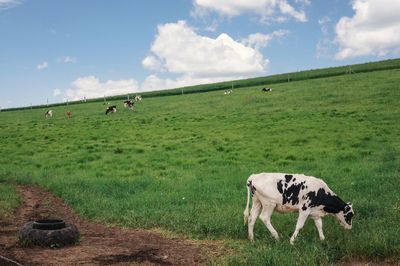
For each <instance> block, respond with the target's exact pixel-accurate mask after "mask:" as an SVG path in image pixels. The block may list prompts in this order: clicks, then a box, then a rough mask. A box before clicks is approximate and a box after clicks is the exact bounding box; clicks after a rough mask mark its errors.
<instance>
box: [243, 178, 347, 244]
mask: <svg viewBox="0 0 400 266" xmlns="http://www.w3.org/2000/svg"><path fill="white" fill-rule="evenodd" d="M250 193H251V194H252V195H253V206H252V208H251V211H250V212H249V201H250ZM274 210H276V211H278V212H282V213H284V212H294V211H295V212H299V217H298V219H297V224H296V229H295V231H294V233H293V235H292V237H291V238H290V243H291V244H293V243H294V240H295V238H296V236H297V234H298V233H299V231H300V229H301V228H302V227H303V225H304V223H305V221H306V219H307V217H308V216H310V217H311V218H312V219H313V220H314V223H315V226H316V227H317V230H318V234H319V238H320V240H321V241H322V240H324V239H325V236H324V233H323V231H322V219H321V218H322V217H323V216H325V215H327V214H330V215H334V216H335V217H336V218H337V220H339V223H340V224H341V225H342V226H343V227H344V228H345V229H351V227H352V223H351V222H352V218H353V215H354V212H353V206H352V204H351V203H350V202H348V203H345V202H344V201H343V200H341V199H340V198H339V197H338V196H337V195H336V194H335V193H333V192H332V190H330V189H329V187H328V186H327V185H326V184H325V182H324V181H322V180H321V179H318V178H316V177H312V176H305V175H303V174H281V173H261V174H254V175H251V176H250V177H249V178H248V179H247V205H246V209H245V210H244V213H243V214H244V222H245V223H247V222H248V237H249V239H250V240H252V241H253V240H254V235H253V229H254V223H255V221H256V219H257V217H258V216H259V214H260V212H261V215H260V219H261V220H262V221H263V222H264V224H265V225H266V226H267V228H268V230H269V231H270V232H271V234H272V236H273V237H274V238H275V239H278V238H279V237H278V233H277V232H276V230H275V229H274V228H273V227H272V224H271V221H270V218H271V215H272V212H273V211H274Z"/></svg>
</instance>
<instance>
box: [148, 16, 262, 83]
mask: <svg viewBox="0 0 400 266" xmlns="http://www.w3.org/2000/svg"><path fill="white" fill-rule="evenodd" d="M267 63H268V60H265V59H264V58H263V55H262V54H261V53H260V52H259V51H258V50H256V49H254V48H252V47H249V46H245V45H244V44H242V43H240V42H236V41H234V40H233V39H232V38H231V37H230V36H229V35H227V34H225V33H222V34H221V35H219V36H218V37H217V38H216V39H213V38H209V37H206V36H201V35H198V34H197V33H196V32H195V31H194V30H193V29H192V28H190V27H189V26H188V25H187V24H186V22H184V21H178V22H177V23H168V24H164V25H159V26H158V32H157V35H156V38H155V41H154V43H153V44H152V46H151V54H150V55H149V56H147V57H146V58H145V59H144V60H143V66H145V67H147V68H150V69H153V70H154V69H157V70H158V71H162V70H165V71H167V72H171V73H175V74H182V75H187V76H191V77H194V78H201V77H210V76H214V77H217V76H224V77H226V76H232V77H234V76H237V75H244V76H247V75H255V74H261V73H264V72H265V69H266V65H267Z"/></svg>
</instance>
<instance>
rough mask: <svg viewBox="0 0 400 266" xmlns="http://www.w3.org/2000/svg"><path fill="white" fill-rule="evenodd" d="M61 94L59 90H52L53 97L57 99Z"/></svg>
mask: <svg viewBox="0 0 400 266" xmlns="http://www.w3.org/2000/svg"><path fill="white" fill-rule="evenodd" d="M60 94H61V90H60V89H54V90H53V96H54V97H57V96H58V95H60Z"/></svg>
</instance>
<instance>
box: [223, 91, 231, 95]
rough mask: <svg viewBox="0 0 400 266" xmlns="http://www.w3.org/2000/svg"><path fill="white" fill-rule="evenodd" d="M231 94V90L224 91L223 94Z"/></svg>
mask: <svg viewBox="0 0 400 266" xmlns="http://www.w3.org/2000/svg"><path fill="white" fill-rule="evenodd" d="M232 92H233V91H232V90H226V91H224V94H225V95H227V94H231V93H232Z"/></svg>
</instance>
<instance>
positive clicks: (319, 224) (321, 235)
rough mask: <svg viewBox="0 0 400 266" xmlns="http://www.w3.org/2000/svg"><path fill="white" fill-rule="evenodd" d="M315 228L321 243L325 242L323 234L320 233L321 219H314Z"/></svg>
mask: <svg viewBox="0 0 400 266" xmlns="http://www.w3.org/2000/svg"><path fill="white" fill-rule="evenodd" d="M314 223H315V227H317V230H318V234H319V239H320V240H321V241H324V240H325V236H324V232H323V231H322V219H321V217H318V218H315V219H314Z"/></svg>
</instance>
